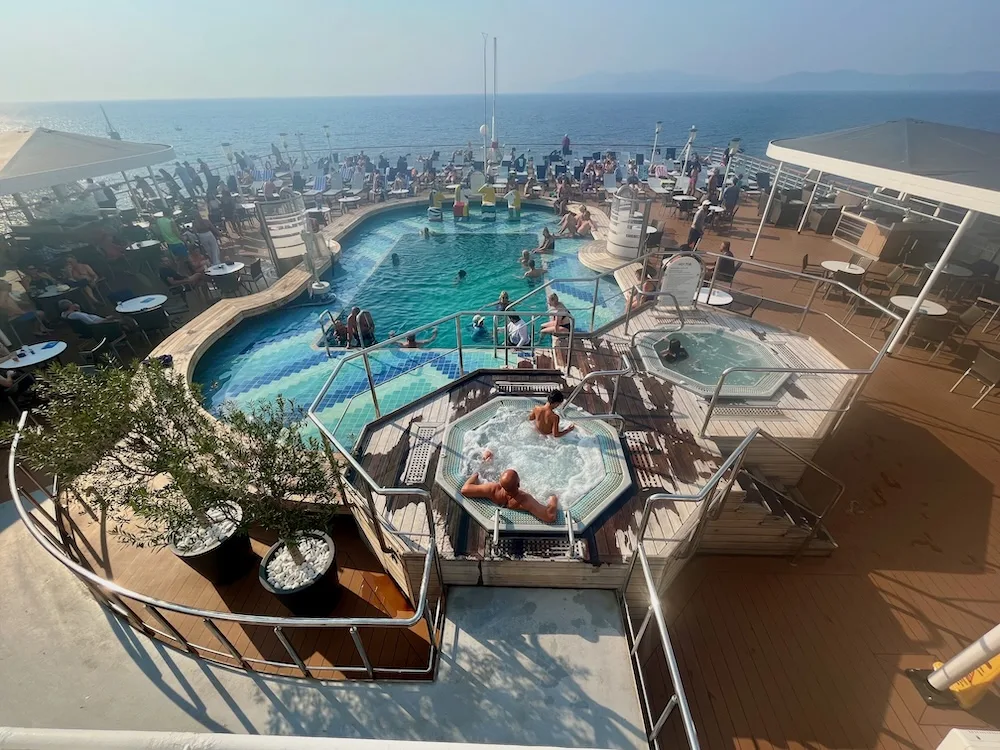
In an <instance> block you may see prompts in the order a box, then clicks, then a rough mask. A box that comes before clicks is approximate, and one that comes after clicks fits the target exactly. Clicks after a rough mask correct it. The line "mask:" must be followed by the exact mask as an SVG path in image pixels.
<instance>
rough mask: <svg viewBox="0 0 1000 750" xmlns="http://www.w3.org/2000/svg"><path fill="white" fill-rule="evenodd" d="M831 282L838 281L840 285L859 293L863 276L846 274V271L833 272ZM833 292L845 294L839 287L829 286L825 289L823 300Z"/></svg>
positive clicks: (861, 274) (860, 274)
mask: <svg viewBox="0 0 1000 750" xmlns="http://www.w3.org/2000/svg"><path fill="white" fill-rule="evenodd" d="M833 280H834V281H839V282H840V283H841V284H843V285H844V286H846V287H847V288H849V289H854V290H856V291H861V284H862V283H863V282H864V280H865V274H863V273H848V272H847V271H834V272H833ZM833 291H838V292H841V293H843V294H845V295H846V294H847V293H846V292H845V291H844V290H843V289H842V288H841V287H839V286H835V285H833V284H830V285H829V286H827V288H826V293H825V294H824V295H823V299H826V298H827V297H829V296H830V293H831V292H833Z"/></svg>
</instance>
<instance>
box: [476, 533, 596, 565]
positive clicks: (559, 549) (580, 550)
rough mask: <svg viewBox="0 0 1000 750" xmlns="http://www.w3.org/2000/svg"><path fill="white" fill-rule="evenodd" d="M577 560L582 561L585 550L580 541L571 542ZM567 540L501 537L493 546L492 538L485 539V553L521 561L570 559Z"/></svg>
mask: <svg viewBox="0 0 1000 750" xmlns="http://www.w3.org/2000/svg"><path fill="white" fill-rule="evenodd" d="M573 547H574V551H575V552H576V557H577V559H582V558H583V556H584V554H585V553H586V550H585V548H584V543H583V542H582V541H574V542H573ZM569 551H570V547H569V539H532V538H526V537H510V536H506V537H505V536H501V537H500V541H499V542H498V543H497V544H493V538H492V536H489V537H487V539H486V553H487V555H489V556H490V557H499V558H505V559H521V558H525V557H534V558H543V559H547V558H553V557H570V554H569Z"/></svg>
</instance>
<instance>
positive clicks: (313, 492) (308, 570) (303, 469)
mask: <svg viewBox="0 0 1000 750" xmlns="http://www.w3.org/2000/svg"><path fill="white" fill-rule="evenodd" d="M222 418H223V420H224V421H225V422H227V423H228V425H229V426H230V427H231V428H232V430H233V434H234V444H235V445H234V448H233V455H232V458H233V460H232V461H231V462H229V463H228V464H227V471H229V472H231V473H233V474H234V475H235V479H234V483H235V484H238V485H241V486H245V487H247V493H246V495H245V496H244V498H243V500H242V503H243V507H244V511H245V512H246V514H247V516H248V518H249V520H250V521H251V522H252V523H254V524H258V525H259V526H261V527H262V528H264V529H266V530H268V531H271V532H273V533H275V534H276V535H277V536H278V542H277V543H276V544H274V545H273V546H272V547H271V548H270V549H269V550H268V552H267V554H266V555H265V556H264V558H263V560H262V561H261V564H260V571H259V576H260V582H261V585H262V586H263V587H264V588H265V589H266V590H267V591H269V592H271V593H272V594H274V595H275V596H276V597H278V599H280V600H281V601H282V603H283V604H284V605H285V606H286V607H288V609H289V610H291V611H292V612H294V613H295V614H298V615H322V614H326V613H328V612H329V611H330V609H331V608H332V607H333V605H334V603H335V602H336V598H337V595H338V593H339V587H338V585H337V550H336V547H335V545H334V542H333V540H332V539H331V538H330V536H329V535H328V534H327V533H326V529H327V528H328V525H329V522H330V519H331V516H332V513H333V510H334V506H333V501H334V499H335V496H336V493H335V492H334V490H333V488H334V487H335V486H336V482H337V477H334V476H332V474H331V471H330V470H329V469H328V468H327V467H328V464H327V461H326V459H325V456H324V454H323V452H322V447H321V445H320V442H319V441H318V440H317V439H316V438H314V437H307V436H306V435H305V434H304V429H305V424H304V418H305V412H304V411H303V410H302V409H301V408H298V407H296V406H295V405H294V404H292V403H291V402H290V401H287V400H285V399H284V398H282V397H280V396H279V397H278V398H277V399H276V400H275V401H274V402H273V403H264V402H259V403H257V404H254V405H253V406H252V407H251V409H250V410H249V412H244V411H241V410H240V409H237V408H235V407H232V406H229V405H227V406H224V407H223V409H222Z"/></svg>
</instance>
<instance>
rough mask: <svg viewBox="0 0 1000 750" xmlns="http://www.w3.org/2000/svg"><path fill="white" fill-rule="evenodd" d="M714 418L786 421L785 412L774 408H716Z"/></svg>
mask: <svg viewBox="0 0 1000 750" xmlns="http://www.w3.org/2000/svg"><path fill="white" fill-rule="evenodd" d="M713 415H714V416H719V417H756V418H760V419H767V418H768V417H770V418H772V419H784V418H786V417H787V415H786V414H785V412H783V411H782V410H781V409H778V408H777V407H774V406H716V407H715V411H714V412H713Z"/></svg>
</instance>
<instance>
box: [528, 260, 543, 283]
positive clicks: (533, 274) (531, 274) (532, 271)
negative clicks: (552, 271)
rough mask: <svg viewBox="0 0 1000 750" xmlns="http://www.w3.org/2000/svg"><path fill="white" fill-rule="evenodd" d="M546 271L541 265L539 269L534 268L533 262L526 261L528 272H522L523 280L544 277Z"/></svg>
mask: <svg viewBox="0 0 1000 750" xmlns="http://www.w3.org/2000/svg"><path fill="white" fill-rule="evenodd" d="M547 270H548V269H547V268H546V267H545V265H544V264H543V265H542V267H541V268H536V267H535V261H533V260H529V261H528V270H527V271H525V272H524V278H526V279H538V278H541V277H542V276H544V275H545V272H546V271H547Z"/></svg>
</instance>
